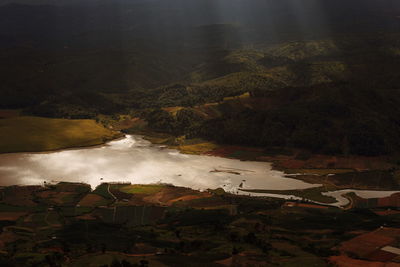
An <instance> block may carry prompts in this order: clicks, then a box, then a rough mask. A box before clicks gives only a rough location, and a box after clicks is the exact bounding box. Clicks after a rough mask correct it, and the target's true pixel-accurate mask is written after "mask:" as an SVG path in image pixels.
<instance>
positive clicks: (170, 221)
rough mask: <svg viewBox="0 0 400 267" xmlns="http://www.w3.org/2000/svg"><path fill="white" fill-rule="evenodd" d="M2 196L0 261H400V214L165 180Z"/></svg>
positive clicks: (7, 190)
mask: <svg viewBox="0 0 400 267" xmlns="http://www.w3.org/2000/svg"><path fill="white" fill-rule="evenodd" d="M17 192H18V194H17ZM0 196H1V199H0V227H1V233H0V250H1V254H0V264H1V266H16V267H18V266H30V265H34V266H47V265H46V264H48V262H51V263H52V264H54V265H55V266H94V267H98V266H114V265H115V266H117V264H120V265H118V266H206V265H207V266H216V267H217V266H227V265H228V266H229V265H230V264H232V263H235V264H238V263H240V264H242V266H249V265H255V266H259V265H260V264H261V265H262V264H265V263H267V264H269V265H271V266H275V265H277V264H282V263H284V264H285V266H329V264H331V263H338V264H339V266H346V265H342V264H346V263H351V262H363V263H364V264H373V263H376V262H379V263H380V264H383V263H384V264H389V265H388V266H391V265H390V264H397V263H398V257H397V256H396V255H395V254H393V253H391V254H390V252H386V250H388V248H387V247H389V250H390V249H391V250H393V249H392V247H396V246H398V242H397V241H398V240H399V238H400V236H399V233H400V229H399V228H398V225H399V223H400V217H399V216H400V214H398V213H390V214H387V215H386V214H382V215H377V214H378V213H373V212H370V211H368V210H367V209H365V210H360V209H354V210H353V209H348V210H343V209H339V208H334V207H326V206H320V205H316V204H312V205H311V204H308V203H302V202H301V201H300V202H293V201H292V202H286V201H285V200H280V199H274V198H268V197H247V196H238V195H232V194H228V193H224V191H223V190H222V189H221V190H209V191H205V192H200V191H196V190H192V189H189V188H183V187H175V186H171V185H164V184H152V185H136V184H126V183H125V184H106V183H104V184H101V185H99V186H98V187H97V188H96V189H95V190H91V189H90V187H89V186H88V185H86V184H80V183H59V184H49V185H46V186H12V187H3V188H1V189H0ZM26 204H30V205H29V206H27V205H26ZM392 208H393V209H396V207H392ZM382 224H384V225H386V226H385V228H381V227H380V226H381V225H382ZM371 239H373V240H375V241H374V242H375V243H374V244H372V245H369V247H367V246H360V245H359V244H358V243H359V242H364V241H363V240H371ZM396 240H397V241H396ZM368 242H370V241H368ZM378 243H379V244H378ZM376 246H378V247H379V248H376ZM367 250H368V251H367ZM371 251H372V252H374V254H373V255H372V254H371V253H372V252H371ZM370 252H371V253H370ZM352 255H356V256H355V258H352V257H353V256H352ZM389 256H390V257H389ZM7 264H8V265H7ZM393 266H395V265H393Z"/></svg>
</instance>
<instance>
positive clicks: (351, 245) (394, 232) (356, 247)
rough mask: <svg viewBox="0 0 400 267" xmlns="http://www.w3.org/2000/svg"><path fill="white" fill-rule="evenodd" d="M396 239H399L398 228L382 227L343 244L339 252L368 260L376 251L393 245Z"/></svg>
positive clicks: (399, 230)
mask: <svg viewBox="0 0 400 267" xmlns="http://www.w3.org/2000/svg"><path fill="white" fill-rule="evenodd" d="M397 238H400V228H386V227H383V228H379V229H377V230H375V231H372V232H369V233H366V234H363V235H360V236H357V237H355V238H353V239H351V240H349V241H345V242H343V243H342V244H341V246H340V248H339V250H340V251H341V252H342V253H351V254H352V255H357V256H358V257H360V258H368V256H369V255H372V254H373V253H374V252H375V251H376V250H379V249H380V248H382V247H384V246H387V245H390V244H392V243H394V242H395V241H396V239H397Z"/></svg>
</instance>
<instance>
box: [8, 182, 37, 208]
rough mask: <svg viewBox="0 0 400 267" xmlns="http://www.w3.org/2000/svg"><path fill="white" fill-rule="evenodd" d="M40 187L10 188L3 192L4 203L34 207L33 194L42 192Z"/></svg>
mask: <svg viewBox="0 0 400 267" xmlns="http://www.w3.org/2000/svg"><path fill="white" fill-rule="evenodd" d="M42 189H43V188H42V187H40V186H10V187H7V188H5V189H4V190H3V202H4V203H6V204H9V205H13V206H28V207H33V206H36V205H37V204H36V203H35V202H33V200H32V198H33V193H34V192H36V191H38V190H42Z"/></svg>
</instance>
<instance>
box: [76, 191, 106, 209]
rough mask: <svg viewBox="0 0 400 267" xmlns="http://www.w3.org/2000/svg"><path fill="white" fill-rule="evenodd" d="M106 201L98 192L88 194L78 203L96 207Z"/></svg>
mask: <svg viewBox="0 0 400 267" xmlns="http://www.w3.org/2000/svg"><path fill="white" fill-rule="evenodd" d="M104 201H105V198H103V197H102V196H99V195H97V194H87V195H86V196H85V197H84V198H83V199H81V201H80V202H79V203H78V204H79V205H80V206H84V207H95V206H98V205H101V204H102V203H103V202H104Z"/></svg>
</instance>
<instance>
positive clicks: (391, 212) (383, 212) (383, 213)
mask: <svg viewBox="0 0 400 267" xmlns="http://www.w3.org/2000/svg"><path fill="white" fill-rule="evenodd" d="M374 213H375V214H377V215H380V216H387V215H395V214H400V210H375V211H374Z"/></svg>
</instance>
